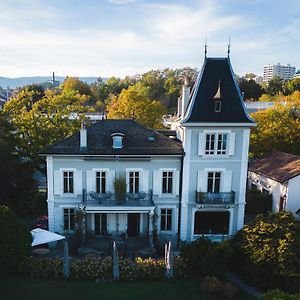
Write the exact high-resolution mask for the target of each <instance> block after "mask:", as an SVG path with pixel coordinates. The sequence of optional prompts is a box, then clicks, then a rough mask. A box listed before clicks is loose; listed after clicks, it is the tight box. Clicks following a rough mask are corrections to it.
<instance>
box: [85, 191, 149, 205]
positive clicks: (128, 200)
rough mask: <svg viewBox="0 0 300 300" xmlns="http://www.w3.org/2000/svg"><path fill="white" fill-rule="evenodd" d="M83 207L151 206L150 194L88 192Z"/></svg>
mask: <svg viewBox="0 0 300 300" xmlns="http://www.w3.org/2000/svg"><path fill="white" fill-rule="evenodd" d="M84 198H85V199H84V200H83V205H84V206H153V201H152V193H144V192H140V193H124V194H122V195H119V194H115V193H110V192H107V193H101V194H98V193H95V192H89V193H87V196H86V197H84Z"/></svg>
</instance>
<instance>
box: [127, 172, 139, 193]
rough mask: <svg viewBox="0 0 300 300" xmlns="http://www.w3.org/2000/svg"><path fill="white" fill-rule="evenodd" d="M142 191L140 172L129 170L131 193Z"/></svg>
mask: <svg viewBox="0 0 300 300" xmlns="http://www.w3.org/2000/svg"><path fill="white" fill-rule="evenodd" d="M139 191H140V172H139V171H130V172H129V193H139Z"/></svg>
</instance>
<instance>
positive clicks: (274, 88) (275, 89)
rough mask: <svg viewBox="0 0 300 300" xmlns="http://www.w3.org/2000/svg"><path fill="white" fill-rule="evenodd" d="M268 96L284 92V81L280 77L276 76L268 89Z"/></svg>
mask: <svg viewBox="0 0 300 300" xmlns="http://www.w3.org/2000/svg"><path fill="white" fill-rule="evenodd" d="M266 92H267V94H269V95H271V96H275V95H277V94H278V93H282V92H283V80H282V78H280V77H279V76H274V77H273V78H272V79H271V80H270V81H269V83H268V85H267V87H266Z"/></svg>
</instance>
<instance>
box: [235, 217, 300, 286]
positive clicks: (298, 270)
mask: <svg viewBox="0 0 300 300" xmlns="http://www.w3.org/2000/svg"><path fill="white" fill-rule="evenodd" d="M231 245H232V247H233V255H232V263H231V266H232V268H233V269H234V270H235V271H236V272H238V273H240V274H241V275H242V276H244V278H245V279H247V280H249V281H251V282H252V283H254V284H256V285H259V286H260V287H263V288H276V287H281V288H283V289H286V290H290V291H291V290H295V291H297V290H299V289H300V224H299V223H297V222H296V221H295V219H294V217H293V215H292V214H291V213H289V212H280V213H270V214H269V215H267V216H262V215H259V216H258V217H257V218H256V219H255V221H254V222H253V223H252V224H250V225H245V226H244V228H243V229H242V230H241V231H239V232H238V233H237V234H236V235H235V236H234V238H233V239H232V241H231ZM266 278H268V280H266Z"/></svg>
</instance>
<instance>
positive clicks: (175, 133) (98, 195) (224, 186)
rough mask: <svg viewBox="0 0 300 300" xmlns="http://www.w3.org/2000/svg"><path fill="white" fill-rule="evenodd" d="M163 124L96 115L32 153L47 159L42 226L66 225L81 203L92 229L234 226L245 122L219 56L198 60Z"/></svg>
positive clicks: (242, 184)
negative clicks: (153, 126) (155, 126)
mask: <svg viewBox="0 0 300 300" xmlns="http://www.w3.org/2000/svg"><path fill="white" fill-rule="evenodd" d="M181 104H182V106H181V109H180V112H179V113H180V114H179V115H178V116H177V118H174V119H173V121H172V122H171V121H170V122H169V125H170V126H171V129H170V130H165V131H154V130H150V129H147V128H145V127H143V126H142V125H140V124H138V123H137V122H135V121H133V120H101V121H99V122H96V123H95V124H93V125H91V126H90V127H88V128H84V127H83V128H82V129H81V130H80V132H78V133H77V134H74V135H73V136H71V137H69V138H66V139H64V140H62V141H60V142H58V143H56V144H54V145H52V146H49V147H48V148H46V149H45V150H43V151H42V153H41V154H42V155H45V156H46V158H47V178H48V215H49V230H51V231H56V232H64V231H73V230H74V222H75V220H74V216H75V210H76V209H77V208H78V207H81V208H84V210H85V212H86V227H87V230H88V231H90V232H92V233H93V234H95V235H99V236H106V235H110V234H123V235H126V237H143V236H148V235H149V236H150V235H152V233H153V230H154V229H156V230H157V233H158V235H161V236H163V237H165V238H170V239H171V238H174V237H177V236H179V238H180V239H181V240H183V241H192V240H195V239H197V238H198V237H199V236H202V235H205V236H208V237H210V238H214V239H216V240H217V239H221V238H223V237H224V236H230V235H232V234H234V233H235V232H236V231H237V230H239V229H240V228H241V227H242V226H243V222H244V208H245V189H246V178H247V164H248V144H249V131H250V127H251V126H253V125H254V123H253V121H252V120H251V119H249V117H248V115H247V113H246V112H245V108H244V105H243V101H242V96H241V93H240V91H239V88H238V86H237V83H236V81H235V78H234V74H233V71H232V68H231V64H230V59H229V58H205V62H204V65H203V68H202V71H201V72H200V74H199V76H198V79H197V81H196V84H195V86H194V88H193V90H192V92H191V93H190V88H189V87H187V86H186V85H185V86H184V87H183V96H182V103H181Z"/></svg>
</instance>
